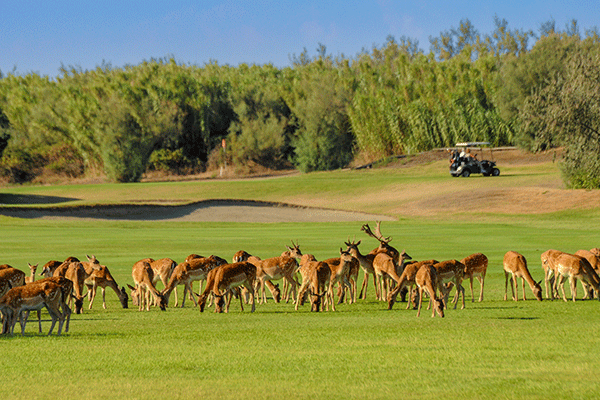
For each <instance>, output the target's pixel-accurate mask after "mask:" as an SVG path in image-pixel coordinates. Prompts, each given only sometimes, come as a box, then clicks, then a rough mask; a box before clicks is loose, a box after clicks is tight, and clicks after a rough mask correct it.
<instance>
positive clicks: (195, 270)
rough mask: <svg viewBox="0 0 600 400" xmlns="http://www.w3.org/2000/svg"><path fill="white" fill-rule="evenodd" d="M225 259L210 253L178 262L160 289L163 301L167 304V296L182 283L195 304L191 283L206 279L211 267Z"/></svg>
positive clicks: (223, 263)
mask: <svg viewBox="0 0 600 400" xmlns="http://www.w3.org/2000/svg"><path fill="white" fill-rule="evenodd" d="M138 263H139V261H138ZM225 264H227V261H226V260H225V259H223V258H221V257H219V256H215V255H211V256H209V257H202V258H191V259H189V261H184V262H182V263H180V264H178V265H177V266H176V267H175V269H174V270H173V272H172V274H171V278H170V279H169V282H168V283H167V286H166V287H165V288H164V290H163V291H162V295H163V296H164V298H165V302H166V304H167V305H168V304H169V297H170V296H171V292H172V291H173V290H175V288H176V287H177V286H178V285H184V287H185V288H186V290H187V291H189V293H191V295H192V300H193V301H194V304H195V305H196V306H197V305H198V302H197V301H196V298H195V297H194V292H193V290H192V283H193V282H195V281H200V280H204V279H206V276H207V274H208V273H209V271H211V270H212V269H214V268H216V267H218V266H219V265H225ZM185 294H186V292H185V291H184V293H183V301H182V303H181V307H184V306H185V297H186V295H185ZM175 307H177V298H175Z"/></svg>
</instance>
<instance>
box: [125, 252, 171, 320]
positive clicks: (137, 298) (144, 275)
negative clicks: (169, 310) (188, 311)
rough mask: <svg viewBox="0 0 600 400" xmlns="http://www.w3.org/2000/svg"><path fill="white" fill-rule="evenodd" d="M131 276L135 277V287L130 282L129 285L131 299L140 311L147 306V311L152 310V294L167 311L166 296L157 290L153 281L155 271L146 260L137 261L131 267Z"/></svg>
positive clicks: (157, 302)
mask: <svg viewBox="0 0 600 400" xmlns="http://www.w3.org/2000/svg"><path fill="white" fill-rule="evenodd" d="M131 276H132V277H133V282H134V284H135V287H133V286H131V285H129V284H127V286H128V287H129V289H131V300H132V301H133V304H134V305H137V306H138V307H139V311H142V310H143V309H144V308H146V311H150V295H152V296H153V297H154V300H155V302H156V304H158V306H159V307H160V309H161V311H166V301H165V297H164V296H163V295H162V293H160V292H159V291H158V290H156V288H155V287H154V284H153V283H152V281H153V279H154V271H153V270H152V267H151V266H150V264H149V263H147V262H145V261H143V262H141V263H139V262H138V263H135V264H134V265H133V267H132V268H131Z"/></svg>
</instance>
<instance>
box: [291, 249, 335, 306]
mask: <svg viewBox="0 0 600 400" xmlns="http://www.w3.org/2000/svg"><path fill="white" fill-rule="evenodd" d="M298 271H299V272H300V276H301V277H302V285H301V286H300V289H298V296H297V297H296V305H295V309H296V311H298V306H299V305H302V304H304V298H305V295H306V292H307V291H308V290H310V292H311V306H312V311H316V312H319V308H320V305H321V299H322V297H323V295H326V293H327V285H328V284H329V280H330V278H331V269H330V268H329V265H328V264H327V263H325V262H323V261H317V259H316V258H315V256H314V255H312V254H303V255H302V258H301V259H300V269H299V270H298Z"/></svg>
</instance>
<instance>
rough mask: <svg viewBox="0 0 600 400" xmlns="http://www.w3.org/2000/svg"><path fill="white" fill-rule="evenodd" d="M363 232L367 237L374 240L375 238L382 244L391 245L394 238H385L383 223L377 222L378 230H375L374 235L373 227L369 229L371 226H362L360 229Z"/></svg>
mask: <svg viewBox="0 0 600 400" xmlns="http://www.w3.org/2000/svg"><path fill="white" fill-rule="evenodd" d="M360 229H361V230H362V231H363V232H365V233H366V234H367V235H369V236H371V237H372V238H375V239H377V240H379V242H381V243H385V244H387V243H389V242H391V241H392V237H391V236H388V237H384V236H383V235H382V234H381V221H377V228H375V233H373V232H372V231H371V227H369V224H364V225H363V226H362V228H360Z"/></svg>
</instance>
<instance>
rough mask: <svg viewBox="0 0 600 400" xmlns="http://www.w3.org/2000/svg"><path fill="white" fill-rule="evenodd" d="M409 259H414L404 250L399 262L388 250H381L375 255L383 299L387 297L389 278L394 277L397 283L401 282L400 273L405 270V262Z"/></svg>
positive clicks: (375, 268) (374, 267) (374, 265)
mask: <svg viewBox="0 0 600 400" xmlns="http://www.w3.org/2000/svg"><path fill="white" fill-rule="evenodd" d="M408 260H412V257H411V256H409V255H408V254H407V253H406V252H405V251H404V250H402V253H400V262H399V263H397V262H396V261H394V258H393V257H392V256H391V255H390V254H389V253H387V252H380V253H377V254H376V255H375V258H374V259H373V269H374V270H375V274H376V275H377V277H378V278H379V282H380V283H381V287H380V293H381V297H382V299H387V293H388V278H389V279H392V280H393V281H394V282H395V283H396V285H398V284H399V282H400V275H401V274H402V271H403V270H404V263H405V262H406V261H408Z"/></svg>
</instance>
